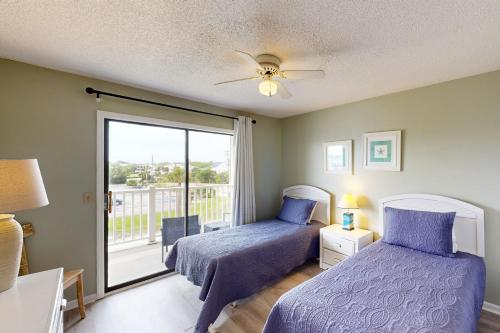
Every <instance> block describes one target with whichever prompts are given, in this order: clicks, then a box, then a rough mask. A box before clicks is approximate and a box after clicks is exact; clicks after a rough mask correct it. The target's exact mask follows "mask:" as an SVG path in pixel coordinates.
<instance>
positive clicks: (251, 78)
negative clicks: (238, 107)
mask: <svg viewBox="0 0 500 333" xmlns="http://www.w3.org/2000/svg"><path fill="white" fill-rule="evenodd" d="M255 79H260V77H259V76H253V77H246V78H243V79H237V80H230V81H223V82H217V83H214V86H218V85H221V84H226V83H233V82H240V81H247V80H255Z"/></svg>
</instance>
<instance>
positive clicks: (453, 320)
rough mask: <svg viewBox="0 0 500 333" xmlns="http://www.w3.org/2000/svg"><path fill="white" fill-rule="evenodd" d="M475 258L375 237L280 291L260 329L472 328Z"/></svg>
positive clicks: (406, 331) (479, 281)
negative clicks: (446, 254)
mask: <svg viewBox="0 0 500 333" xmlns="http://www.w3.org/2000/svg"><path fill="white" fill-rule="evenodd" d="M485 273H486V272H485V265H484V261H483V259H482V258H479V257H476V256H474V255H471V254H466V253H462V252H458V253H457V254H456V257H455V258H447V257H441V256H437V255H432V254H427V253H424V252H420V251H417V250H412V249H408V248H404V247H400V246H396V245H390V244H386V243H383V242H380V241H378V242H376V243H374V244H372V245H371V246H368V247H367V248H365V249H363V250H362V251H360V252H358V253H357V254H356V255H354V256H353V257H351V258H348V259H346V260H344V261H343V262H341V263H340V264H338V265H336V266H335V267H332V268H331V269H329V270H327V271H325V272H323V273H321V274H319V275H318V276H316V277H314V278H312V279H311V280H309V281H306V282H305V283H303V284H301V285H299V286H298V287H296V288H294V289H292V290H290V291H289V292H287V293H286V294H284V295H283V296H282V297H281V298H280V299H279V300H278V302H277V303H276V304H275V305H274V307H273V309H272V310H271V314H270V315H269V317H268V319H267V322H266V326H265V327H264V333H292V332H297V333H319V332H335V333H347V332H355V333H361V332H364V333H371V332H380V333H389V332H398V333H410V332H422V333H423V332H435V333H444V332H448V333H466V332H467V333H473V332H476V325H477V321H478V320H479V316H480V313H481V307H482V304H483V297H484V285H485Z"/></svg>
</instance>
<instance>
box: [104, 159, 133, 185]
mask: <svg viewBox="0 0 500 333" xmlns="http://www.w3.org/2000/svg"><path fill="white" fill-rule="evenodd" d="M135 168H136V165H135V164H129V163H126V162H115V163H111V167H110V170H109V181H110V183H111V184H125V183H126V182H127V177H128V176H129V175H131V174H133V173H134V170H135Z"/></svg>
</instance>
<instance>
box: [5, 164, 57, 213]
mask: <svg viewBox="0 0 500 333" xmlns="http://www.w3.org/2000/svg"><path fill="white" fill-rule="evenodd" d="M48 204H49V200H48V198H47V193H46V192H45V187H44V185H43V180H42V175H41V173H40V168H39V167H38V161H37V160H36V159H30V160H0V213H12V212H16V211H19V210H25V209H31V208H38V207H42V206H46V205H48Z"/></svg>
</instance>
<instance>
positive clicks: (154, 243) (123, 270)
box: [108, 184, 232, 286]
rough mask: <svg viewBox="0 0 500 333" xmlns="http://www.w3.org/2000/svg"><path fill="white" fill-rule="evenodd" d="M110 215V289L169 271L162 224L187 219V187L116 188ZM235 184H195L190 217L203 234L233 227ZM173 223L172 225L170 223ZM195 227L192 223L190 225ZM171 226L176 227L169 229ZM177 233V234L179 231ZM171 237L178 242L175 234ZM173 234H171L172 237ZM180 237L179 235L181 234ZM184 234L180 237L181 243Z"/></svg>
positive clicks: (191, 198) (192, 187) (190, 194)
mask: <svg viewBox="0 0 500 333" xmlns="http://www.w3.org/2000/svg"><path fill="white" fill-rule="evenodd" d="M111 190H112V191H113V199H112V201H113V202H112V205H113V209H112V211H111V213H109V214H108V285H109V286H114V285H117V284H121V283H124V282H127V281H130V280H134V279H137V278H140V277H143V276H146V275H150V274H154V273H157V272H160V271H162V270H165V265H164V264H163V260H162V255H164V254H165V253H164V252H163V253H162V251H166V249H165V248H162V245H161V244H162V239H161V238H162V233H161V228H162V220H164V219H165V220H166V222H167V223H171V222H172V223H173V222H178V223H182V224H183V221H178V220H179V219H178V220H177V221H176V220H175V219H173V218H176V217H184V216H185V204H184V203H185V189H184V187H183V186H178V187H165V188H160V187H158V188H154V187H149V188H145V189H143V188H141V189H129V188H127V189H122V188H114V189H111ZM231 193H232V186H231V185H229V184H195V185H193V186H190V187H189V196H188V198H189V216H192V217H191V219H196V218H194V216H197V222H198V224H199V225H200V232H201V233H203V232H208V231H212V230H217V229H220V228H225V227H229V224H230V217H231V207H232V196H231ZM167 219H168V220H167ZM190 223H191V222H190ZM169 226H170V224H169ZM178 229H179V228H177V233H178V232H179V230H178ZM173 231H174V230H173V229H171V230H170V232H171V234H170V235H169V238H170V239H172V232H173ZM168 232H169V229H167V230H166V233H168ZM176 235H177V234H176ZM178 237H180V235H177V236H174V238H175V239H177V238H178Z"/></svg>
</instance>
